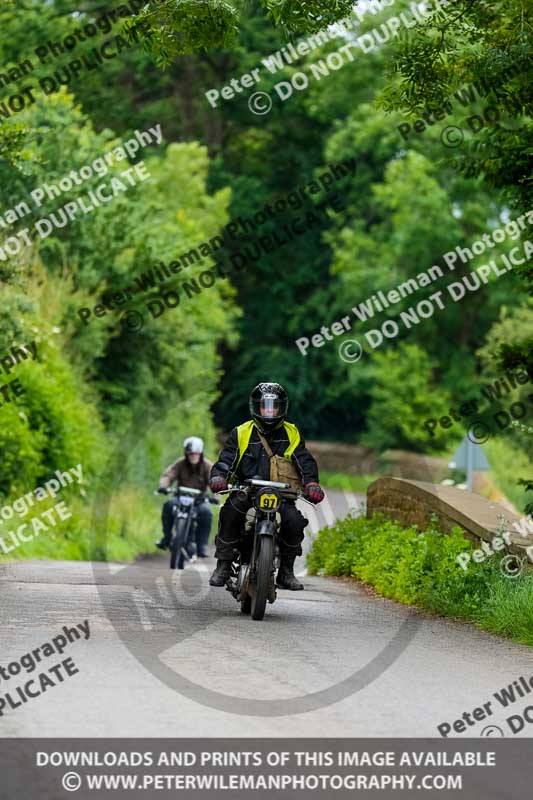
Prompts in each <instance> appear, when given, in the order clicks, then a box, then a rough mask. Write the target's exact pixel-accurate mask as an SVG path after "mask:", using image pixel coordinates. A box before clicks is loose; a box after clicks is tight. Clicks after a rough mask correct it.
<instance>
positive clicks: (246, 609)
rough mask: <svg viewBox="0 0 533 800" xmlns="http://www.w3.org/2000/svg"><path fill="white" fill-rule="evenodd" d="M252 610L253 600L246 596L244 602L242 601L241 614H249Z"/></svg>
mask: <svg viewBox="0 0 533 800" xmlns="http://www.w3.org/2000/svg"><path fill="white" fill-rule="evenodd" d="M251 610H252V598H251V597H250V595H249V594H247V595H246V597H245V598H244V600H241V613H242V614H249V613H250V612H251Z"/></svg>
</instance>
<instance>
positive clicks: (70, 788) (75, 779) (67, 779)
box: [61, 772, 81, 792]
mask: <svg viewBox="0 0 533 800" xmlns="http://www.w3.org/2000/svg"><path fill="white" fill-rule="evenodd" d="M61 783H62V784H63V789H66V790H67V792H77V791H78V789H79V788H80V786H81V776H80V775H78V773H77V772H66V773H65V774H64V775H63V778H62V780H61Z"/></svg>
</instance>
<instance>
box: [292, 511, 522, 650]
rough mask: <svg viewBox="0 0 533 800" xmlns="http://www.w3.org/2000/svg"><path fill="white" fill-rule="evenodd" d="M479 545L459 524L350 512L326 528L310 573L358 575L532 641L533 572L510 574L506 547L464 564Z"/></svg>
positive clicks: (411, 599) (396, 594)
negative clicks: (420, 523) (442, 528)
mask: <svg viewBox="0 0 533 800" xmlns="http://www.w3.org/2000/svg"><path fill="white" fill-rule="evenodd" d="M474 549H475V547H474V545H473V544H472V543H471V542H470V541H469V540H468V539H466V538H465V536H464V535H463V533H462V531H461V529H460V528H458V527H457V528H454V529H453V531H452V533H451V534H450V535H444V534H442V533H440V532H439V531H438V529H437V528H436V527H435V526H434V525H432V526H430V527H429V528H428V529H427V530H425V531H419V530H418V528H417V527H416V526H412V527H409V528H402V527H401V526H400V525H399V524H398V523H396V522H393V521H391V520H389V519H386V518H385V517H383V516H381V515H376V516H374V517H373V518H372V519H370V520H369V519H366V518H365V517H358V518H357V519H353V518H351V517H347V518H346V519H344V520H342V521H341V522H338V523H337V524H336V525H335V526H333V527H331V528H323V529H322V530H321V531H320V532H319V534H318V536H317V538H316V539H315V541H314V543H313V546H312V549H311V552H310V553H309V556H308V562H307V563H308V569H309V571H310V573H311V574H319V575H339V576H349V577H351V578H357V579H358V580H361V581H363V582H364V583H367V584H369V585H370V586H372V587H373V588H374V589H376V590H377V591H378V592H379V593H380V594H382V595H383V596H384V597H390V598H392V599H394V600H398V601H400V602H401V603H405V604H408V605H416V606H419V607H421V608H424V609H427V610H428V611H432V612H433V613H437V614H443V615H446V616H451V617H456V618H460V619H465V620H469V621H470V622H473V623H474V624H475V625H477V626H478V627H479V628H482V629H484V630H487V631H490V632H492V633H495V634H498V635H499V636H504V637H506V638H508V639H512V640H513V641H515V642H519V643H521V644H526V645H530V646H533V576H532V575H531V574H528V573H526V574H524V575H521V576H519V577H517V578H514V579H511V578H507V577H504V576H503V575H502V573H501V572H500V569H499V564H500V561H501V558H502V557H503V556H504V555H505V551H503V552H502V553H501V554H496V555H494V556H492V557H491V558H489V559H487V560H486V561H485V562H483V563H481V564H476V563H475V562H473V561H470V563H469V565H468V570H467V571H465V570H464V569H462V567H461V566H460V565H459V564H458V562H457V560H456V559H457V556H458V555H459V553H463V552H469V553H471V552H472V551H473V550H474Z"/></svg>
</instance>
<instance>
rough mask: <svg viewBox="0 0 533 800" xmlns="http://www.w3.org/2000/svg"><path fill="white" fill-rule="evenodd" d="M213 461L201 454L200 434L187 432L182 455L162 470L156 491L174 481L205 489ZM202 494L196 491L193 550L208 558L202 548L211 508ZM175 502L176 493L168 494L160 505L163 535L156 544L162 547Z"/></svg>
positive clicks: (168, 539)
mask: <svg viewBox="0 0 533 800" xmlns="http://www.w3.org/2000/svg"><path fill="white" fill-rule="evenodd" d="M211 467H212V464H211V462H210V461H208V460H207V459H206V458H204V443H203V440H202V439H200V437H199V436H189V437H188V438H187V439H185V441H184V442H183V458H178V460H177V461H175V462H174V464H171V465H170V466H169V467H167V469H166V470H165V471H164V472H163V474H162V476H161V478H160V479H159V489H158V492H160V493H161V494H165V489H168V487H169V486H171V485H172V484H173V482H174V481H176V483H177V485H178V486H186V487H188V488H189V489H200V491H202V492H204V493H205V492H207V489H208V488H209V473H210V472H211ZM206 499H207V498H206V496H205V494H204V495H203V496H201V495H198V500H197V501H196V503H197V512H196V550H197V554H198V557H199V558H207V553H206V551H205V548H206V545H207V542H208V540H209V533H210V531H211V523H212V521H213V512H212V511H211V509H210V507H209V504H208V503H207V502H206ZM177 504H178V498H177V497H171V498H169V499H168V500H167V501H166V503H165V504H164V505H163V509H162V512H161V523H162V526H163V538H162V539H161V540H160V541H159V542H156V547H159V549H160V550H165V549H166V548H167V547H169V546H170V542H171V541H172V526H173V524H174V508H175V506H176V505H177Z"/></svg>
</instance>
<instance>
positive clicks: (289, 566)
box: [276, 553, 304, 592]
mask: <svg viewBox="0 0 533 800" xmlns="http://www.w3.org/2000/svg"><path fill="white" fill-rule="evenodd" d="M295 559H296V556H295V555H290V554H288V553H282V554H281V563H280V565H279V570H278V576H277V578H276V586H279V588H280V589H289V590H290V591H291V592H298V591H299V590H300V589H303V588H304V587H303V584H301V583H300V581H299V580H298V578H296V577H295V575H294V561H295Z"/></svg>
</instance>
